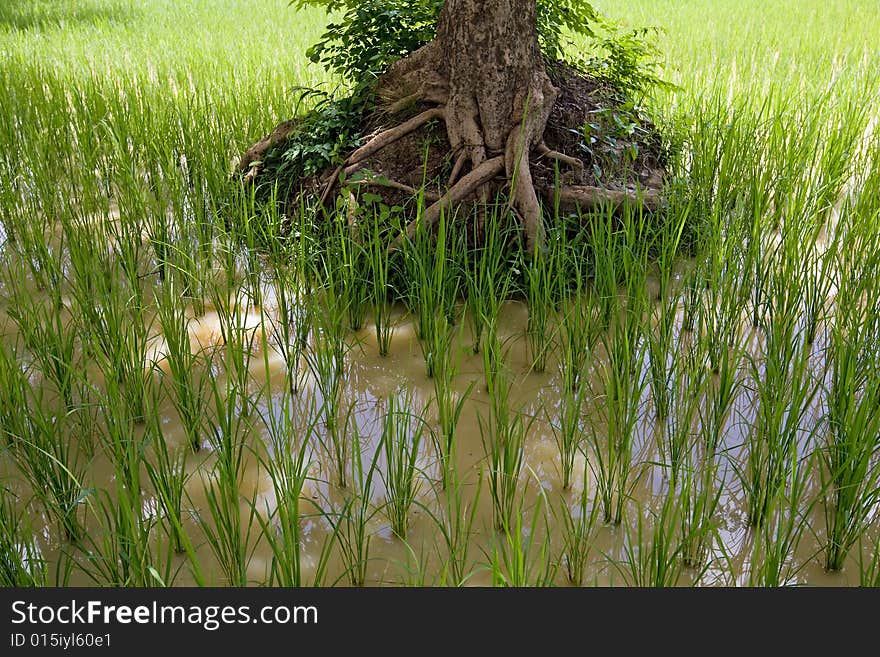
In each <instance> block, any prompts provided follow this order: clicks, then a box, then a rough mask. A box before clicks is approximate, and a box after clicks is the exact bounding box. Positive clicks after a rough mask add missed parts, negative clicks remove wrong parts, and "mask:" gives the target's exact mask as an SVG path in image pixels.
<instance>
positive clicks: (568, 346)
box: [557, 253, 601, 392]
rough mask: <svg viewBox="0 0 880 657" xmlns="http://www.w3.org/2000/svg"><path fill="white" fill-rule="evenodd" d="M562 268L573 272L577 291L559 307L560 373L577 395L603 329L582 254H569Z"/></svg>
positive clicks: (565, 385)
mask: <svg viewBox="0 0 880 657" xmlns="http://www.w3.org/2000/svg"><path fill="white" fill-rule="evenodd" d="M562 266H563V267H564V268H565V269H566V270H571V271H572V272H573V274H574V290H573V291H572V292H571V293H570V294H567V295H565V296H563V301H562V302H561V303H560V306H559V317H558V319H557V324H558V331H559V342H560V349H559V352H560V357H559V370H560V375H561V378H562V382H563V387H564V388H565V390H568V391H570V392H575V391H577V390H579V388H580V387H581V382H582V381H583V379H584V377H585V376H586V374H587V371H588V370H589V366H590V362H591V359H592V356H593V349H594V347H595V344H596V341H597V340H598V336H599V332H600V330H601V329H600V327H599V326H598V321H597V320H596V318H595V315H596V312H597V311H596V302H595V297H594V295H593V294H591V293H590V291H589V290H588V289H587V287H586V280H587V272H586V265H585V263H584V261H583V260H582V254H580V253H577V254H570V255H569V257H568V258H566V261H565V264H564V265H562ZM562 294H565V293H564V292H563V293H562ZM599 312H601V311H599Z"/></svg>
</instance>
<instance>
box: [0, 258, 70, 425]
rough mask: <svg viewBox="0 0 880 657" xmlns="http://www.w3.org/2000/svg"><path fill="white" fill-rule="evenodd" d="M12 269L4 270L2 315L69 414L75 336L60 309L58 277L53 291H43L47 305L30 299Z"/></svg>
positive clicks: (38, 298)
mask: <svg viewBox="0 0 880 657" xmlns="http://www.w3.org/2000/svg"><path fill="white" fill-rule="evenodd" d="M16 269H17V266H16V264H15V263H14V262H13V263H10V264H9V266H8V268H7V269H6V276H8V278H6V281H5V283H6V289H7V290H8V291H9V297H8V298H9V306H8V308H7V311H6V313H7V314H8V315H9V317H10V318H11V319H12V321H13V322H14V323H15V326H16V328H17V329H18V335H19V337H20V338H21V340H22V341H23V342H24V345H25V346H26V347H27V349H28V351H29V352H30V354H31V355H32V356H33V358H34V360H35V361H36V362H37V363H38V364H39V367H40V372H41V373H42V374H43V376H44V377H46V378H47V379H48V380H50V381H51V382H52V384H53V385H54V386H55V389H56V391H57V393H58V396H59V398H60V400H61V402H62V404H63V405H64V408H65V409H66V410H67V411H68V412H72V411H73V410H74V406H75V404H76V400H75V397H74V391H75V387H76V382H75V379H76V377H77V371H78V369H79V363H78V359H77V349H76V347H77V345H76V339H77V334H76V330H75V328H74V326H73V325H74V320H73V318H72V317H70V315H69V314H68V312H67V311H66V309H65V307H64V302H63V300H62V287H61V284H60V277H59V280H57V281H56V283H55V286H54V287H52V288H49V289H48V290H46V296H48V297H49V299H48V302H47V300H45V299H43V297H42V295H40V296H34V295H33V294H32V293H31V292H30V291H29V290H28V286H27V284H26V279H25V277H24V272H21V271H20V270H19V271H17V272H16V271H15V270H16ZM13 272H15V273H13Z"/></svg>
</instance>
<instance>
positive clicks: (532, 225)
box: [504, 126, 544, 253]
mask: <svg viewBox="0 0 880 657" xmlns="http://www.w3.org/2000/svg"><path fill="white" fill-rule="evenodd" d="M522 132H523V130H522V127H521V126H517V127H515V128H514V129H513V131H512V132H511V133H510V137H508V139H507V149H506V152H505V158H504V159H505V164H506V167H507V177H508V179H509V180H510V181H511V187H512V193H511V199H510V200H511V206H512V207H513V208H516V209H517V210H519V213H520V215H521V217H522V225H523V230H524V231H525V249H526V251H527V252H528V253H534V251H535V248H536V247H540V246H541V245H542V244H543V242H544V224H543V223H542V221H541V204H540V203H539V202H538V195H537V193H536V192H535V185H534V183H533V182H532V169H531V165H530V164H529V149H528V147H527V146H526V144H525V143H524V141H525V140H524V139H523V138H522Z"/></svg>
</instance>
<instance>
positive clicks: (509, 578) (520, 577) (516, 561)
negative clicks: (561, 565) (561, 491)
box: [489, 492, 557, 587]
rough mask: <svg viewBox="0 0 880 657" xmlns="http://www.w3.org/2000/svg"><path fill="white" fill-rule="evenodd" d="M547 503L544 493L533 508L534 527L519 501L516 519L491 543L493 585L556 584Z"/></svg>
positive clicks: (555, 565) (490, 563) (539, 496)
mask: <svg viewBox="0 0 880 657" xmlns="http://www.w3.org/2000/svg"><path fill="white" fill-rule="evenodd" d="M546 504H547V501H546V499H545V497H544V494H543V492H541V493H540V494H539V495H538V497H537V498H536V501H535V507H534V510H533V511H532V517H531V526H530V527H525V526H524V522H523V518H524V517H527V516H526V509H525V508H523V507H522V500H520V503H519V505H518V508H517V512H516V514H515V520H513V521H512V522H511V524H510V525H508V526H505V527H504V528H503V532H502V534H501V536H498V537H496V539H495V541H494V542H493V543H492V554H491V555H490V556H489V559H490V561H489V565H490V568H491V570H492V585H493V586H513V587H523V586H530V587H532V586H552V585H553V581H554V579H555V577H556V570H557V564H555V563H554V562H553V559H552V558H551V555H550V534H549V531H548V522H547V516H546V513H545V512H544V509H545V508H546V506H545V505H546ZM542 524H543V527H542V526H541V525H542Z"/></svg>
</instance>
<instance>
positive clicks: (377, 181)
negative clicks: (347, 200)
mask: <svg viewBox="0 0 880 657" xmlns="http://www.w3.org/2000/svg"><path fill="white" fill-rule="evenodd" d="M346 186H351V187H358V186H363V187H387V188H389V189H397V190H399V191H401V192H405V193H407V194H409V195H411V196H418V195H419V194H421V195H422V197H423V198H424V199H425V200H426V201H428V202H430V203H434V202H436V201H439V200H440V198H441V197H440V194H438V193H436V192H432V191H430V190H427V189H416V188H415V187H411V186H410V185H405V184H404V183H402V182H398V181H396V180H390V179H388V178H364V179H362V180H353V181H351V182H349V183H346Z"/></svg>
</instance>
